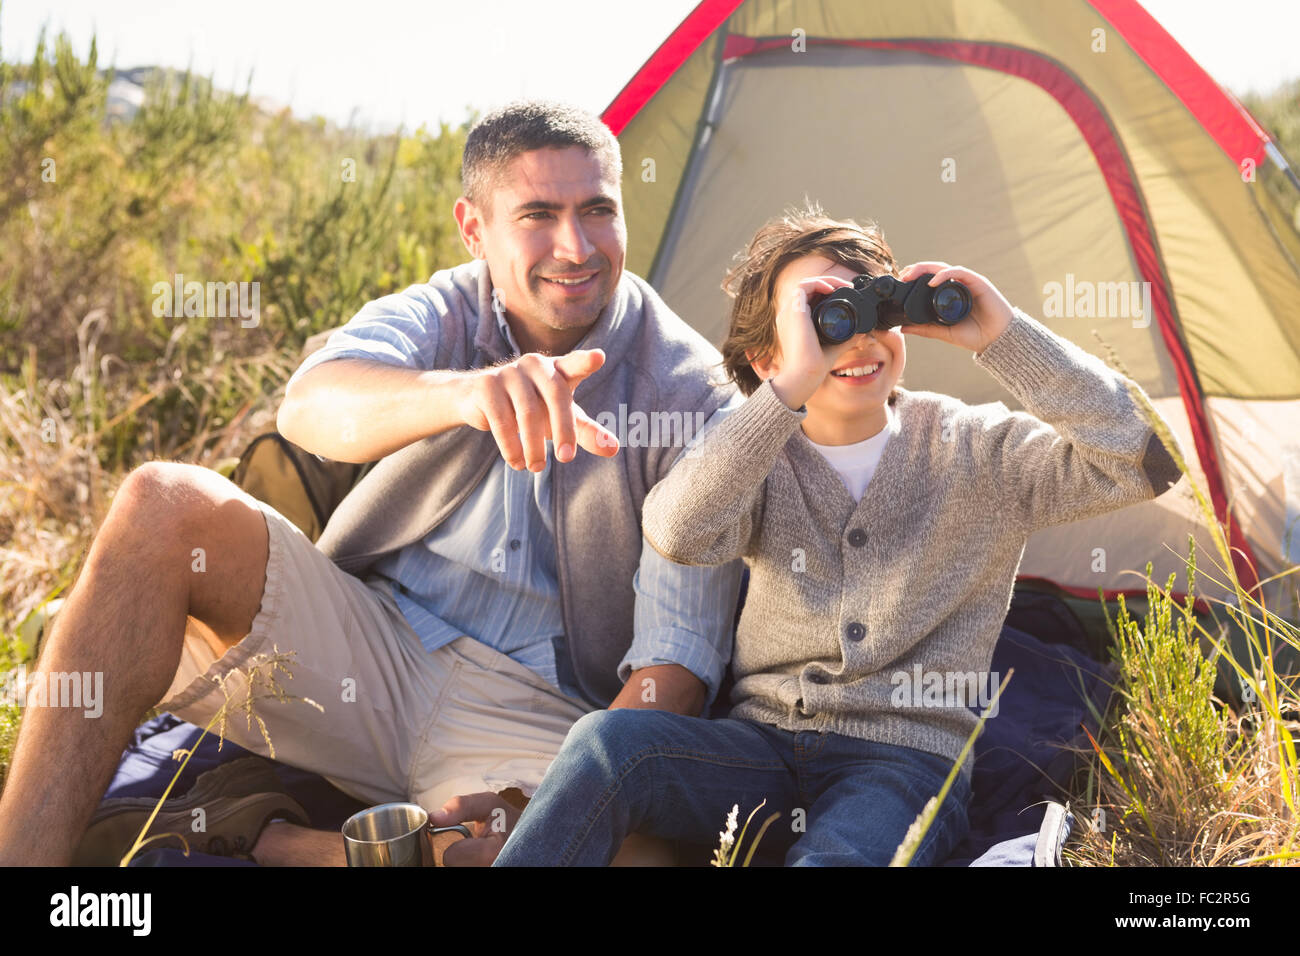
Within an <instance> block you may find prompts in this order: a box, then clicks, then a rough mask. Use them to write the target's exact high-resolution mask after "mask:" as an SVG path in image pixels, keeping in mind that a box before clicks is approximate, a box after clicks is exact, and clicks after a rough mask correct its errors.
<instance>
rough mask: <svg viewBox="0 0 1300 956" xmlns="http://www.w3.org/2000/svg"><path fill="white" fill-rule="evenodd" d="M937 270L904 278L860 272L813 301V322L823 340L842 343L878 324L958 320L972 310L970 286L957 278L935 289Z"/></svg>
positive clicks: (887, 326)
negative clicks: (849, 283)
mask: <svg viewBox="0 0 1300 956" xmlns="http://www.w3.org/2000/svg"><path fill="white" fill-rule="evenodd" d="M933 278H934V273H933V272H927V273H926V274H925V275H921V276H917V277H916V278H915V279H913V280H912V281H911V282H904V281H903V280H902V279H896V278H894V277H893V276H874V277H873V276H869V275H860V276H856V277H854V279H853V285H852V286H851V287H849V288H846V289H836V290H835V291H834V292H832V293H830V294H829V295H827V296H825V297H824V298H823V299H822V300H821V301H820V302H818V303H817V304H816V305H815V306H813V310H812V319H813V325H814V326H816V328H817V337H818V338H819V339H820V340H821V341H822V343H823V344H825V345H839V344H840V343H842V342H847V341H848V340H849V339H851V338H853V336H855V335H858V334H859V333H863V332H871V331H873V330H874V329H878V328H879V329H892V328H894V327H896V326H899V325H902V324H903V323H904V322H907V323H910V324H912V325H925V324H927V323H938V324H940V325H956V324H957V323H958V322H960V321H961V320H962V319H964V318H966V316H968V315H970V310H971V305H972V304H973V300H972V299H971V294H970V290H969V289H967V288H966V287H965V286H964V285H962V284H961V283H960V282H958V281H956V280H955V279H949V280H947V281H946V282H941V283H939V285H937V286H935V287H934V288H933V289H931V288H930V286H929V282H930V280H931V279H933Z"/></svg>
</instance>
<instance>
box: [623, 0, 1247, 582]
mask: <svg viewBox="0 0 1300 956" xmlns="http://www.w3.org/2000/svg"><path fill="white" fill-rule="evenodd" d="M742 2H743V0H701V2H700V3H699V5H698V6H696V7H695V9H694V10H692V11H691V12H690V13H689V14H688V15H687V16H686V18H685V19H684V20H683V21H682V23H681V25H679V26H678V27H677V29H676V30H674V31H673V32H672V33H671V34H669V36H668V38H667V39H666V40H664V42H663V43H662V44H660V46H659V48H658V49H657V50H656V51H655V52H654V53H653V54H652V55H651V57H650V59H649V60H647V61H646V63H645V65H644V66H642V67H641V69H640V70H638V71H637V73H636V75H635V76H633V77H632V79H631V80H630V81H629V82H628V84H627V85H626V86H625V87H624V88H623V89H622V91H620V92H619V94H618V96H616V97H615V98H614V101H613V102H612V103H610V105H609V106H608V107H607V108H606V110H605V112H604V114H602V117H601V118H602V119H603V120H604V122H605V123H606V125H608V126H609V128H610V129H611V130H612V131H613V132H614V135H616V136H617V135H618V134H620V133H621V132H622V131H623V129H624V128H625V127H626V126H627V124H628V123H629V122H631V120H632V119H633V118H634V117H635V116H636V115H637V113H639V112H640V110H641V109H642V107H644V106H645V104H646V103H647V102H649V101H650V99H651V98H652V97H653V96H654V95H655V94H656V93H657V92H659V90H660V89H661V88H662V87H663V85H664V84H665V83H666V82H667V81H668V80H669V79H670V78H671V76H672V75H673V73H675V72H676V71H677V69H678V68H679V67H680V66H681V65H682V63H684V62H685V61H686V59H687V58H688V57H689V56H691V54H693V53H694V52H695V51H696V50H697V49H699V46H700V44H701V43H703V42H704V41H705V40H706V39H707V38H708V37H709V35H710V34H712V33H713V32H714V31H715V30H717V29H718V27H719V26H720V25H721V24H722V23H723V22H724V21H725V20H726V19H727V18H728V17H729V16H730V15H731V14H732V13H733V12H734V11H735V10H736V8H737V7H739V6H740V4H741V3H742ZM1088 2H1089V3H1091V5H1092V7H1093V9H1095V10H1096V11H1097V12H1098V13H1099V14H1100V15H1101V16H1102V17H1103V18H1104V19H1105V20H1106V21H1107V22H1109V23H1110V24H1111V25H1112V26H1113V27H1114V28H1115V29H1116V30H1118V31H1119V33H1120V35H1121V36H1122V37H1123V38H1124V40H1125V42H1127V43H1128V44H1129V46H1130V47H1131V48H1132V49H1133V50H1134V52H1135V53H1137V55H1138V56H1140V57H1141V58H1142V59H1143V61H1144V62H1145V63H1147V65H1148V66H1150V67H1151V68H1152V69H1153V70H1154V71H1155V72H1156V74H1157V75H1158V76H1159V77H1160V78H1161V79H1162V80H1163V81H1164V82H1165V83H1166V85H1168V87H1169V88H1170V89H1171V90H1172V91H1173V93H1174V95H1175V96H1177V97H1178V98H1179V100H1180V101H1181V102H1182V103H1183V104H1184V105H1185V106H1187V108H1188V109H1189V110H1190V111H1191V112H1192V114H1193V115H1194V116H1195V117H1196V118H1197V120H1198V121H1199V122H1200V123H1201V124H1202V126H1203V127H1204V128H1205V129H1206V131H1207V132H1209V133H1210V135H1211V136H1213V137H1214V139H1215V142H1216V143H1218V145H1219V147H1220V148H1221V149H1223V151H1224V152H1225V153H1226V154H1227V155H1228V157H1229V158H1230V159H1232V160H1233V162H1234V163H1240V161H1241V159H1243V158H1246V157H1250V158H1253V159H1254V160H1255V161H1256V163H1258V162H1260V161H1261V160H1262V159H1263V157H1264V146H1265V142H1266V141H1267V136H1266V135H1265V134H1264V133H1263V131H1262V130H1260V128H1259V127H1258V125H1257V124H1255V122H1254V120H1253V119H1251V118H1250V116H1249V114H1247V113H1245V112H1244V111H1243V110H1241V109H1238V108H1236V107H1235V105H1234V101H1233V100H1232V98H1231V97H1230V96H1229V95H1228V94H1227V93H1226V92H1225V91H1223V90H1222V89H1220V88H1219V86H1218V85H1217V84H1215V83H1214V81H1213V80H1212V79H1211V78H1210V77H1209V75H1208V74H1207V73H1206V72H1205V71H1204V70H1203V69H1202V68H1201V67H1200V66H1199V65H1198V64H1197V63H1196V62H1195V61H1194V60H1193V59H1192V58H1191V57H1190V56H1189V55H1188V54H1187V52H1186V51H1185V50H1183V49H1182V47H1180V46H1179V45H1178V44H1177V43H1176V42H1175V41H1174V39H1173V38H1172V37H1170V36H1169V34H1168V33H1167V32H1166V31H1165V30H1164V28H1162V27H1161V26H1160V24H1159V23H1158V22H1156V21H1155V20H1154V19H1153V18H1152V17H1151V16H1150V14H1148V13H1147V12H1146V11H1145V10H1143V9H1142V7H1141V6H1140V5H1139V4H1138V3H1137V2H1136V0H1088ZM735 42H738V43H740V44H741V46H740V47H736V46H733V38H731V37H728V39H727V46H726V48H725V50H724V56H725V57H728V58H730V56H731V55H732V54H733V52H734V53H735V55H744V53H745V52H757V50H758V44H759V43H760V42H761V41H758V40H753V39H750V38H743V37H742V38H736V41H735ZM777 42H779V43H780V44H781V45H784V44H785V43H787V42H788V39H787V38H782V39H781V40H780V41H772V43H773V44H775V43H777ZM814 42H815V41H814ZM821 42H836V41H821ZM848 42H850V43H852V44H854V45H859V46H874V47H879V48H895V49H912V50H916V51H918V52H925V53H931V54H934V55H938V56H947V57H950V58H953V59H959V60H963V61H965V62H971V63H976V64H979V65H982V66H987V67H989V68H992V69H998V70H1002V71H1003V72H1009V73H1014V74H1015V75H1018V76H1022V77H1023V78H1025V79H1028V80H1031V81H1032V82H1035V83H1037V84H1038V85H1039V86H1040V87H1042V88H1043V89H1044V90H1046V91H1047V92H1048V93H1050V94H1052V95H1053V96H1054V97H1056V99H1057V101H1058V102H1060V103H1061V105H1062V107H1063V108H1065V109H1066V111H1067V112H1068V113H1069V114H1070V116H1071V117H1072V118H1073V119H1074V121H1075V123H1076V125H1077V126H1078V127H1079V129H1080V131H1081V132H1082V133H1083V134H1084V136H1085V138H1086V139H1087V140H1088V143H1089V145H1090V147H1091V148H1092V149H1093V153H1094V155H1095V156H1096V158H1097V161H1098V164H1099V165H1100V166H1101V169H1102V173H1103V176H1104V177H1105V179H1106V184H1107V188H1108V189H1109V190H1110V192H1111V196H1112V198H1113V200H1114V202H1115V206H1116V209H1117V211H1118V212H1119V214H1120V216H1121V219H1122V221H1123V222H1124V225H1125V230H1126V231H1127V232H1128V233H1129V238H1130V243H1131V244H1132V248H1133V250H1134V255H1135V257H1136V258H1137V262H1138V269H1139V271H1140V273H1141V274H1142V276H1143V278H1144V279H1145V280H1146V281H1148V282H1150V283H1151V286H1152V290H1153V296H1152V304H1153V306H1154V308H1155V310H1156V316H1157V319H1158V321H1159V324H1160V332H1161V336H1162V337H1163V338H1164V340H1165V345H1166V347H1167V348H1168V350H1169V354H1170V356H1171V358H1172V359H1173V362H1174V367H1175V371H1176V374H1177V377H1178V386H1179V392H1180V394H1181V396H1182V399H1183V405H1184V407H1185V409H1186V410H1187V416H1188V421H1189V422H1190V424H1191V428H1192V436H1193V440H1194V443H1195V447H1196V453H1197V457H1198V459H1199V460H1200V462H1201V466H1202V468H1203V470H1204V472H1205V477H1206V482H1207V484H1208V485H1209V491H1210V498H1211V500H1212V502H1213V504H1214V510H1215V514H1216V515H1217V517H1218V519H1219V521H1221V522H1222V523H1223V524H1224V525H1225V526H1227V528H1228V535H1229V545H1230V546H1231V548H1232V559H1233V564H1234V566H1235V569H1236V571H1237V577H1238V580H1239V581H1240V582H1241V584H1242V586H1243V587H1244V588H1245V589H1246V590H1247V591H1250V590H1252V589H1253V588H1254V587H1255V586H1256V584H1257V582H1258V580H1259V579H1258V577H1257V575H1256V573H1255V564H1256V562H1255V560H1254V554H1253V552H1252V551H1251V548H1250V545H1249V544H1248V542H1247V541H1246V539H1245V536H1244V535H1243V534H1242V532H1241V529H1240V526H1239V525H1238V523H1237V522H1236V521H1234V520H1231V512H1230V509H1229V505H1228V500H1227V495H1226V493H1225V486H1224V482H1223V476H1222V471H1221V469H1220V465H1219V460H1218V455H1217V452H1216V451H1215V448H1214V442H1213V440H1212V438H1211V436H1210V432H1209V424H1208V419H1207V416H1206V414H1205V407H1204V404H1203V402H1202V399H1201V392H1200V388H1199V386H1198V383H1197V381H1196V378H1195V374H1194V372H1193V371H1192V369H1191V363H1190V359H1189V357H1188V355H1187V354H1186V351H1185V350H1184V348H1183V346H1182V342H1181V341H1180V340H1179V337H1178V334H1177V330H1176V327H1175V326H1174V322H1173V314H1172V309H1171V302H1170V298H1169V292H1168V288H1167V284H1166V283H1165V281H1164V277H1163V273H1162V270H1161V269H1160V261H1159V256H1158V255H1157V253H1156V250H1155V240H1154V236H1152V234H1151V232H1150V228H1149V224H1148V222H1147V217H1146V214H1145V210H1144V209H1143V205H1142V200H1141V196H1140V194H1139V193H1138V191H1137V188H1136V185H1135V184H1134V182H1133V178H1132V175H1131V171H1130V169H1129V167H1128V163H1127V159H1126V158H1125V157H1124V155H1123V152H1122V150H1120V149H1119V146H1118V143H1117V142H1116V140H1115V135H1114V131H1113V130H1112V129H1111V128H1110V125H1109V123H1108V122H1107V121H1106V118H1105V116H1104V115H1103V114H1102V113H1101V110H1100V109H1099V108H1098V107H1097V104H1096V103H1094V102H1093V101H1092V100H1091V98H1090V97H1088V95H1087V94H1086V93H1085V92H1084V91H1083V90H1082V89H1081V88H1080V87H1079V85H1078V83H1077V82H1076V81H1075V80H1074V78H1073V77H1072V76H1070V75H1069V74H1067V73H1066V72H1065V71H1064V69H1063V68H1062V67H1060V66H1059V65H1057V64H1055V63H1052V62H1051V61H1049V60H1047V59H1046V58H1045V57H1043V56H1041V55H1037V54H1033V53H1032V52H1031V51H1027V50H1020V49H1015V48H1011V47H1006V46H996V45H991V44H978V43H966V42H952V41H947V42H945V41H894V42H886V41H878V42H873V41H848ZM749 44H754V47H753V48H752V49H749V50H745V49H744V47H745V46H747V45H749ZM1044 66H1045V67H1048V68H1049V69H1048V70H1044V69H1043V67H1044ZM1015 67H1019V69H1015ZM1021 70H1023V71H1024V72H1021ZM1052 73H1054V74H1055V75H1050V74H1052ZM1076 110H1078V111H1079V112H1078V113H1076Z"/></svg>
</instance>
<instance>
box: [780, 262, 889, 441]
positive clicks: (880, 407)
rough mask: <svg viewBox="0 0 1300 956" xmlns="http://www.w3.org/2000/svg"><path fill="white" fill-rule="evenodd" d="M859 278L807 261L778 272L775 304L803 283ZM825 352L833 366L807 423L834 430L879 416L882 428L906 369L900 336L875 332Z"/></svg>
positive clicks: (844, 270) (810, 405)
mask: <svg viewBox="0 0 1300 956" xmlns="http://www.w3.org/2000/svg"><path fill="white" fill-rule="evenodd" d="M858 274H859V273H858V272H856V271H855V270H854V269H852V268H850V267H848V266H844V265H840V264H839V263H838V262H834V261H832V260H830V259H827V258H826V257H825V256H820V255H813V256H805V257H804V258H802V259H796V260H795V261H794V262H791V263H790V264H789V265H787V266H786V267H785V268H784V269H782V270H781V273H780V274H779V275H778V276H777V280H776V298H775V300H774V302H776V303H780V302H789V301H790V296H791V295H793V294H794V292H795V291H796V289H797V288H798V285H799V282H800V280H802V279H809V278H812V277H813V276H825V275H830V276H838V277H839V278H841V279H850V280H851V279H853V277H854V276H856V275H858ZM815 304H816V302H815V301H814V302H813V303H810V309H809V312H810V314H811V306H812V305H815ZM809 322H811V317H810V318H809ZM779 347H780V343H779V342H778V348H779ZM823 350H824V351H828V354H831V353H832V352H833V353H835V360H834V361H833V362H832V364H831V373H830V374H828V375H827V376H826V378H825V380H824V381H823V382H822V384H821V387H820V388H818V389H817V391H816V392H814V393H813V396H812V397H811V398H810V399H808V403H807V404H808V417H809V418H810V419H813V420H814V422H817V421H820V422H824V423H826V424H832V425H833V424H837V423H847V422H850V421H862V420H863V419H864V418H867V419H874V418H875V417H876V416H877V415H879V416H882V417H881V421H880V424H881V425H882V427H883V424H884V419H883V416H884V414H885V413H884V408H885V406H886V404H887V403H888V401H889V393H890V391H891V390H892V389H893V388H894V386H895V385H897V384H898V380H899V379H900V378H902V376H903V367H904V366H905V365H906V364H907V349H906V347H905V345H904V337H903V333H902V332H901V331H899V329H898V328H892V329H876V330H874V331H872V332H868V333H861V334H859V335H855V336H853V338H851V339H849V341H847V342H845V343H844V344H843V345H839V346H829V347H827V348H824V349H823ZM836 350H838V351H837V352H836ZM877 363H878V364H879V365H880V368H879V369H878V370H877V371H876V372H874V373H873V374H871V375H863V376H853V377H848V376H842V375H837V374H835V373H836V372H842V371H846V370H850V369H861V368H869V367H870V366H872V365H875V364H877ZM772 369H773V373H775V371H776V370H779V369H780V356H779V355H778V356H777V357H776V358H774V359H773V361H772ZM760 377H762V376H760Z"/></svg>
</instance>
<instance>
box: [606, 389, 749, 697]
mask: <svg viewBox="0 0 1300 956" xmlns="http://www.w3.org/2000/svg"><path fill="white" fill-rule="evenodd" d="M743 404H744V396H743V395H741V394H740V392H739V391H737V392H735V393H734V394H733V395H732V396H731V398H730V399H728V401H727V402H726V404H724V405H723V406H721V407H720V408H719V409H718V410H717V411H716V412H714V414H713V415H712V416H710V418H709V420H708V421H707V422H705V424H704V427H703V428H701V429H700V431H699V433H698V434H697V435H696V436H695V441H694V443H693V445H694V444H697V443H698V442H699V441H700V440H701V439H702V438H703V437H704V436H705V435H706V434H708V433H709V432H710V431H711V430H712V429H713V428H715V427H717V425H718V424H720V423H721V422H722V420H723V419H725V418H726V417H727V416H728V415H730V414H731V413H732V412H734V411H735V410H736V409H738V408H739V407H740V406H741V405H743ZM689 447H691V446H688V448H685V449H683V450H682V454H685V452H686V451H687V450H689ZM677 460H678V461H680V460H681V455H678V459H677ZM743 572H744V565H743V563H742V562H741V561H739V560H735V561H730V562H728V563H726V564H721V565H714V566H692V565H685V564H677V563H675V562H673V561H670V560H668V559H667V558H665V557H664V556H663V555H662V554H660V553H659V552H658V551H656V550H655V549H654V548H653V547H652V546H651V545H650V543H649V542H648V541H646V540H645V538H644V537H643V538H642V539H641V563H640V566H639V567H638V568H637V572H636V574H635V576H633V578H632V586H633V588H634V589H635V591H636V607H635V615H634V618H633V637H632V646H631V647H629V648H628V652H627V654H625V655H624V657H623V660H622V662H621V663H620V664H619V665H618V677H619V680H621V681H623V682H624V683H626V682H627V680H628V678H629V677H630V676H631V674H632V672H633V671H636V670H640V669H641V668H643V667H653V666H655V665H659V664H679V665H681V666H682V667H684V668H686V669H687V670H688V671H690V672H691V673H692V674H694V675H695V676H696V677H698V678H699V679H700V680H701V681H703V682H704V685H705V687H706V688H707V696H706V699H705V703H704V710H703V711H702V713H708V711H709V708H710V707H711V706H712V705H713V702H714V700H715V699H716V698H717V695H718V688H719V686H720V685H721V684H722V677H723V675H724V674H725V673H726V670H727V665H728V664H730V663H731V644H732V640H733V638H734V634H735V622H736V601H737V599H738V598H739V595H740V579H741V576H742V574H743Z"/></svg>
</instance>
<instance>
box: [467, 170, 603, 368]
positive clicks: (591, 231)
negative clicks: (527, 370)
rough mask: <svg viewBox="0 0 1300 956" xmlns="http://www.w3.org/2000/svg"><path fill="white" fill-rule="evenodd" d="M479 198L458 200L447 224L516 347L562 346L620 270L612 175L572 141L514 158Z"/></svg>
mask: <svg viewBox="0 0 1300 956" xmlns="http://www.w3.org/2000/svg"><path fill="white" fill-rule="evenodd" d="M483 203H484V205H486V206H489V207H490V208H489V209H483V208H481V207H479V206H476V205H475V204H473V203H470V202H469V201H468V200H466V199H461V200H459V201H458V202H457V204H456V221H457V222H458V223H459V224H460V227H461V237H462V239H464V241H465V245H466V247H467V248H468V249H469V251H470V254H471V255H473V256H474V257H475V258H477V259H486V260H487V264H488V271H489V273H490V274H491V276H492V285H493V287H494V288H495V289H496V290H497V292H499V293H500V296H501V299H502V300H503V305H504V306H505V308H506V310H507V312H508V314H509V316H510V318H511V320H512V321H511V331H512V332H514V334H515V337H516V338H517V339H518V340H519V344H520V347H521V348H522V349H524V350H526V351H543V350H544V351H549V352H552V353H554V354H559V353H561V352H567V351H569V350H570V349H571V348H573V346H574V345H576V344H577V343H578V341H579V340H580V339H581V338H582V336H583V335H585V334H586V332H587V330H588V329H590V328H591V326H592V325H593V324H594V323H595V321H596V319H597V318H598V317H599V316H600V313H601V310H603V309H604V308H605V306H606V305H607V304H608V303H609V301H610V299H611V298H612V296H613V294H614V289H615V287H616V286H617V285H618V280H619V278H620V276H622V274H623V262H624V259H625V257H626V251H627V226H626V224H625V223H624V222H623V207H622V197H621V191H620V189H619V183H618V180H617V179H616V178H615V176H614V175H613V172H612V171H611V170H607V169H605V168H604V167H603V166H602V164H601V162H600V159H599V158H598V157H597V156H596V155H595V154H594V153H590V152H588V151H587V150H585V149H583V148H581V147H578V146H573V147H569V148H567V149H538V150H533V151H532V152H528V153H523V154H521V155H519V156H517V157H515V159H514V160H513V161H512V162H511V163H510V165H509V166H507V167H506V169H504V170H503V171H502V172H501V174H500V178H499V180H498V181H497V182H496V184H495V185H494V188H493V189H492V192H491V194H490V195H489V196H487V197H485V199H484V200H483Z"/></svg>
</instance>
